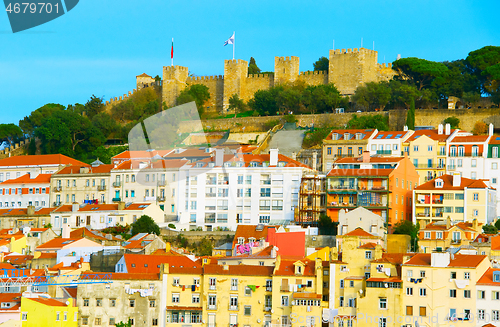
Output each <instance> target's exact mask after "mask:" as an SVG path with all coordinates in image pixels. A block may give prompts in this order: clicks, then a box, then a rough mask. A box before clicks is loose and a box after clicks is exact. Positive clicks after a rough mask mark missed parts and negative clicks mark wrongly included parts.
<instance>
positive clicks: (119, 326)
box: [115, 319, 132, 327]
mask: <svg viewBox="0 0 500 327" xmlns="http://www.w3.org/2000/svg"><path fill="white" fill-rule="evenodd" d="M115 327H132V321H131V320H130V319H129V320H128V321H127V322H123V321H120V322H118V323H116V324H115Z"/></svg>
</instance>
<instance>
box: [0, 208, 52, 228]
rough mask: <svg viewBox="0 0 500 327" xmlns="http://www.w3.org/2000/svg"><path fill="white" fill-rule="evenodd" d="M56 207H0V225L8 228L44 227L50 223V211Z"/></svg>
mask: <svg viewBox="0 0 500 327" xmlns="http://www.w3.org/2000/svg"><path fill="white" fill-rule="evenodd" d="M55 209H56V208H35V207H34V206H28V207H27V208H11V209H7V208H4V209H0V227H1V228H3V229H5V228H7V229H9V228H24V227H30V228H44V226H45V225H46V224H48V223H50V213H51V212H52V211H54V210H55Z"/></svg>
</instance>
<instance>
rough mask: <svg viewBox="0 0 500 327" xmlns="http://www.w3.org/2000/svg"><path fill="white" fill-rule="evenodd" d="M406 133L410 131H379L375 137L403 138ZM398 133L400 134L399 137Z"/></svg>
mask: <svg viewBox="0 0 500 327" xmlns="http://www.w3.org/2000/svg"><path fill="white" fill-rule="evenodd" d="M406 134H408V131H379V132H378V133H377V134H376V135H375V137H374V138H373V139H374V140H395V139H402V138H403V137H404V136H405V135H406ZM380 135H382V137H380V138H379V136H380ZM398 135H400V136H399V137H397V136H398ZM388 136H389V137H388Z"/></svg>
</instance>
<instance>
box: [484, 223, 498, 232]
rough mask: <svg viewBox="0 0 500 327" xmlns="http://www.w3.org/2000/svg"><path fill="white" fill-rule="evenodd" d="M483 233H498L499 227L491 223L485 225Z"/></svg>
mask: <svg viewBox="0 0 500 327" xmlns="http://www.w3.org/2000/svg"><path fill="white" fill-rule="evenodd" d="M483 233H485V234H497V233H498V228H497V227H496V226H494V225H491V224H488V225H483Z"/></svg>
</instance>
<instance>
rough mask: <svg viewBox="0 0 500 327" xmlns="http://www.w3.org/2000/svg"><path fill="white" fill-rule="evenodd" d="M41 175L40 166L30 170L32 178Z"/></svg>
mask: <svg viewBox="0 0 500 327" xmlns="http://www.w3.org/2000/svg"><path fill="white" fill-rule="evenodd" d="M38 175H40V169H39V168H32V169H31V170H30V179H35V178H37V177H38Z"/></svg>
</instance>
